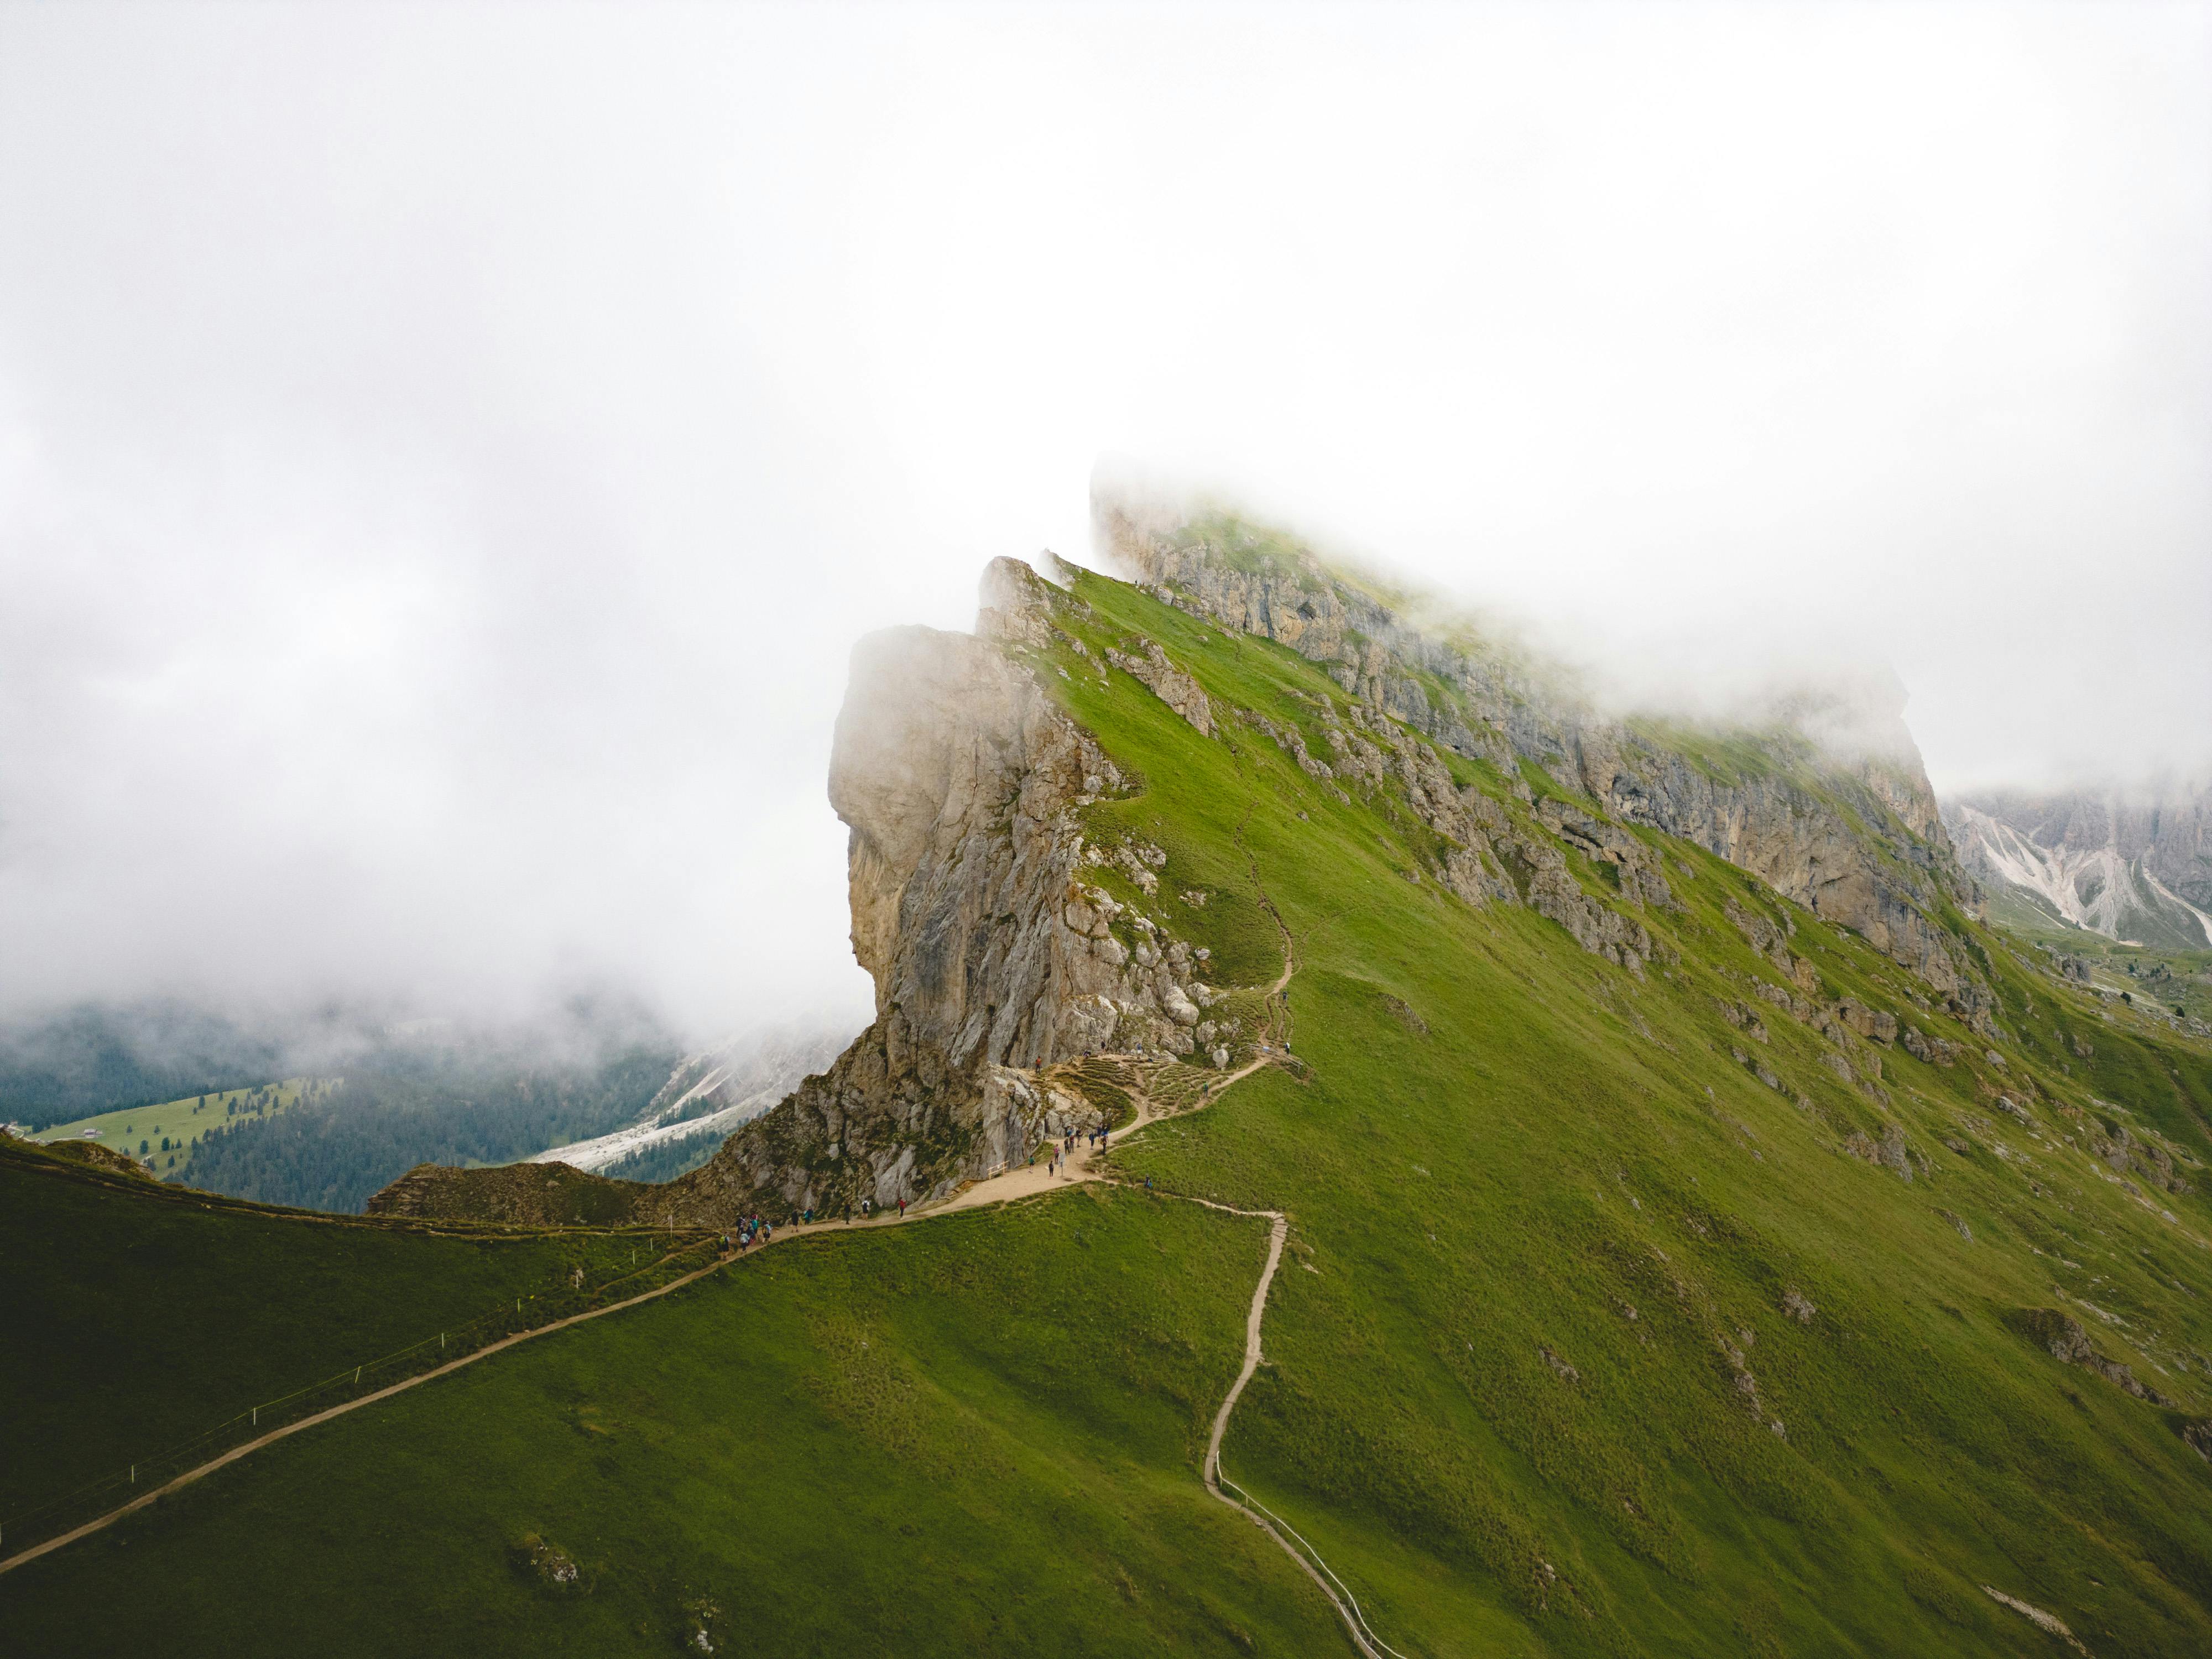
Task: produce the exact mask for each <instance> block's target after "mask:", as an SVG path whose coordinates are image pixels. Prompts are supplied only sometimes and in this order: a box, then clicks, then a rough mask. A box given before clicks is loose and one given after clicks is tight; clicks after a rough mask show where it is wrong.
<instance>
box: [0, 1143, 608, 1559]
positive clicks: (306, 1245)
mask: <svg viewBox="0 0 2212 1659" xmlns="http://www.w3.org/2000/svg"><path fill="white" fill-rule="evenodd" d="M63 1150H64V1151H67V1150H68V1149H63ZM632 1248H633V1245H632V1243H630V1242H629V1241H617V1240H614V1239H593V1238H582V1237H574V1238H568V1239H556V1238H550V1237H506V1238H502V1237H489V1236H487V1237H451V1236H441V1235H437V1234H433V1233H431V1232H429V1231H427V1230H419V1229H418V1230H407V1229H400V1228H393V1227H389V1226H380V1225H370V1224H367V1223H362V1222H345V1221H339V1220H337V1219H336V1218H326V1217H320V1216H310V1215H305V1214H300V1213H296V1212H294V1213H285V1212H276V1211H270V1210H264V1209H260V1208H258V1207H256V1206H251V1205H246V1204H239V1203H234V1202H231V1201H228V1200H211V1199H209V1198H206V1197H204V1196H203V1195H202V1194H193V1193H186V1192H184V1191H181V1190H179V1189H178V1188H173V1187H167V1186H160V1185H156V1184H155V1183H152V1182H145V1181H143V1180H135V1181H134V1180H133V1179H132V1178H131V1177H129V1176H110V1175H105V1174H101V1173H98V1172H95V1171H92V1170H86V1169H84V1168H82V1166H81V1165H78V1164H73V1163H70V1162H65V1161H64V1160H63V1159H62V1158H58V1157H57V1156H54V1155H50V1154H46V1153H44V1152H36V1151H33V1150H31V1149H29V1148H27V1147H25V1146H22V1145H21V1143H20V1142H18V1143H10V1144H8V1145H5V1146H0V1261H4V1262H5V1263H6V1264H7V1270H6V1271H5V1272H4V1273H0V1331H4V1332H5V1333H6V1335H7V1348H8V1358H7V1363H6V1364H4V1365H0V1425H5V1426H4V1428H0V1437H4V1441H5V1444H6V1449H7V1455H6V1456H5V1457H0V1521H4V1520H5V1519H6V1518H8V1517H9V1516H15V1515H16V1514H18V1513H20V1512H21V1511H22V1510H27V1509H28V1508H31V1507H33V1506H34V1505H36V1504H40V1503H43V1502H45V1501H46V1500H47V1499H50V1498H56V1497H58V1496H60V1495H61V1494H63V1493H64V1492H68V1491H70V1490H72V1489H73V1488H75V1487H76V1486H78V1485H79V1484H81V1483H82V1482H84V1481H87V1480H93V1479H95V1478H97V1477H100V1476H103V1475H106V1474H110V1473H112V1472H114V1471H116V1470H118V1469H120V1468H123V1467H124V1466H125V1464H126V1463H128V1462H131V1460H134V1459H137V1460H142V1461H143V1460H151V1459H153V1458H154V1457H155V1456H156V1455H159V1454H161V1453H162V1452H165V1451H167V1449H169V1448H170V1447H171V1446H173V1445H175V1444H177V1443H180V1442H183V1441H185V1440H189V1439H191V1437H193V1436H195V1435H196V1434H197V1433H199V1432H200V1431H203V1430H205V1429H207V1428H210V1427H211V1426H212V1425H215V1424H216V1423H217V1422H220V1421H222V1419H226V1418H228V1417H229V1416H231V1415H232V1414H233V1413H237V1412H241V1411H245V1410H246V1409H247V1408H248V1407H252V1406H254V1405H256V1404H258V1403H260V1402H262V1401H269V1400H272V1399H274V1398H276V1397H277V1396H279V1395H284V1394H287V1393H289V1392H290V1391H291V1390H293V1389H297V1388H300V1387H302V1386H304V1385H306V1384H307V1383H313V1382H317V1381H319V1380H320V1379H321V1378H323V1377H325V1376H329V1375H331V1374H332V1373H334V1372H336V1371H337V1370H341V1369H343V1367H346V1366H349V1365H356V1364H362V1363H363V1362H365V1361H368V1360H372V1359H374V1358H378V1357H379V1356H380V1355H382V1354H384V1353H386V1352H390V1351H391V1350H393V1349H396V1348H399V1347H403V1346H406V1345H407V1344H410V1343H412V1342H415V1341H417V1340H421V1339H422V1336H423V1335H424V1334H426V1333H427V1334H430V1335H434V1336H435V1334H436V1333H437V1331H438V1329H439V1328H440V1327H441V1325H453V1326H459V1325H460V1324H461V1323H463V1322H465V1321H467V1320H471V1319H473V1318H475V1317H477V1316H479V1315H480V1314H482V1313H483V1312H484V1311H485V1310H487V1309H489V1308H492V1307H495V1306H497V1305H499V1304H502V1303H505V1302H507V1301H510V1300H512V1299H513V1297H518V1296H521V1297H529V1296H534V1295H537V1294H538V1292H540V1291H544V1290H546V1289H548V1288H550V1287H551V1286H553V1285H556V1284H558V1283H560V1282H562V1280H564V1279H566V1278H567V1277H568V1275H569V1274H570V1273H572V1272H573V1271H574V1269H575V1268H576V1267H579V1266H582V1267H586V1269H587V1270H590V1269H592V1268H595V1267H598V1266H599V1264H600V1262H601V1261H602V1260H605V1259H611V1258H612V1257H613V1256H614V1255H616V1253H617V1252H619V1253H620V1255H623V1256H625V1257H626V1256H627V1255H629V1251H630V1250H631V1249H632ZM0 1594H4V1592H0Z"/></svg>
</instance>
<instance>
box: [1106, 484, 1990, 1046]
mask: <svg viewBox="0 0 2212 1659" xmlns="http://www.w3.org/2000/svg"><path fill="white" fill-rule="evenodd" d="M1092 513H1093V519H1094V522H1095V524H1096V526H1097V530H1098V532H1099V537H1100V539H1101V541H1102V543H1103V545H1104V547H1105V549H1106V550H1107V551H1108V552H1109V554H1110V555H1111V556H1113V557H1114V558H1115V560H1117V561H1118V562H1120V563H1121V564H1122V565H1123V566H1124V567H1125V568H1127V570H1128V571H1129V572H1130V573H1131V574H1133V575H1134V577H1135V578H1136V579H1137V580H1139V581H1140V582H1142V583H1143V584H1144V585H1145V586H1146V587H1148V588H1150V589H1151V590H1152V591H1153V592H1156V593H1158V595H1160V596H1161V597H1162V598H1164V599H1168V600H1169V601H1170V603H1172V604H1175V605H1179V606H1181V607H1182V608H1183V609H1185V610H1188V611H1194V612H1195V613H1197V614H1199V615H1201V616H1204V617H1208V618H1210V619H1211V620H1212V621H1214V622H1217V623H1220V624H1221V625H1223V626H1224V627H1227V628H1232V629H1240V630H1242V631H1243V632H1246V633H1249V634H1256V635H1261V636H1263V637H1265V638H1267V639H1271V640H1273V641H1277V642H1279V643H1280V644H1283V645H1286V646H1288V647H1291V649H1292V650H1294V651H1297V653H1300V654H1301V655H1302V656H1304V657H1306V658H1307V659H1310V660H1311V661H1314V662H1316V663H1319V664H1322V665H1324V666H1325V667H1327V668H1328V671H1329V672H1330V674H1331V675H1332V676H1333V677H1334V678H1335V679H1336V681H1337V683H1338V684H1340V685H1341V686H1342V687H1343V688H1344V689H1345V690H1346V691H1347V692H1349V693H1351V694H1352V695H1353V696H1357V697H1358V698H1360V699H1361V700H1362V701H1363V702H1365V703H1366V704H1368V705H1369V706H1370V707H1371V708H1375V709H1377V710H1379V711H1381V712H1382V713H1383V714H1389V715H1391V716H1393V717H1395V718H1396V719H1398V720H1403V721H1404V722H1405V723H1406V724H1407V725H1408V726H1412V727H1413V729H1414V730H1416V731H1418V732H1421V733H1422V734H1423V735H1424V736H1425V737H1427V738H1430V739H1431V741H1432V742H1434V743H1437V744H1440V745H1442V746H1443V747H1446V748H1449V749H1453V750H1457V751H1458V752H1459V753H1461V754H1463V755H1467V756H1469V757H1475V758H1480V759H1483V760H1487V761H1489V762H1491V763H1492V764H1494V765H1496V766H1498V768H1499V769H1502V770H1504V772H1505V773H1506V774H1507V775H1508V776H1509V777H1511V776H1515V775H1517V771H1518V768H1519V766H1520V763H1522V761H1523V760H1528V761H1534V763H1537V764H1538V765H1540V766H1541V767H1543V768H1544V769H1546V770H1547V771H1548V772H1550V773H1551V774H1552V775H1553V776H1554V777H1555V778H1556V779H1558V780H1559V782H1561V783H1562V784H1564V785H1565V786H1566V787H1569V788H1571V789H1574V790H1576V791H1577V792H1579V793H1583V794H1584V795H1586V796H1588V797H1589V799H1591V800H1593V801H1595V803H1596V804H1597V805H1598V806H1599V807H1600V808H1601V809H1602V810H1603V811H1605V812H1606V813H1607V814H1608V815H1610V816H1611V817H1615V818H1618V819H1620V820H1621V821H1623V822H1626V823H1638V824H1644V825H1648V826H1650V827H1651V828H1653V829H1661V830H1663V831H1665V832H1666V833H1667V834H1668V835H1673V836H1681V837H1683V838H1684V839H1685V840H1688V841H1693V842H1697V843H1698V844H1699V846H1701V847H1703V848H1706V849H1707V850H1708V851H1710V852H1712V853H1715V854H1718V855H1719V856H1721V857H1722V858H1724V859H1726V860H1729V862H1730V863H1732V864H1735V865H1737V866H1740V867H1741V868H1743V869H1746V870H1748V871H1750V872H1753V874H1755V875H1757V876H1758V877H1759V878H1760V879H1761V880H1763V881H1765V882H1766V883H1767V884H1769V885H1770V886H1772V887H1773V888H1775V889H1776V890H1778V891H1779V892H1782V893H1784V894H1786V895H1787V896H1790V898H1792V899H1795V900H1796V901H1797V902H1799V903H1801V904H1803V905H1804V906H1806V907H1807V908H1808V909H1811V910H1813V911H1814V912H1815V913H1816V914H1817V915H1820V916H1822V917H1824V918H1826V919H1827V920H1829V921H1834V922H1836V923H1838V924H1839V925H1841V926H1843V927H1849V928H1851V929H1852V930H1853V931H1855V932H1857V933H1860V934H1862V935H1863V936H1864V937H1865V938H1866V939H1868V940H1869V942H1871V943H1872V944H1873V945H1875V948H1877V949H1878V950H1881V951H1883V952H1884V953H1885V954H1887V956H1889V957H1891V958H1892V959H1893V960H1894V961H1896V962H1897V963H1899V964H1900V965H1902V966H1904V967H1905V968H1908V969H1911V971H1912V972H1914V973H1915V974H1917V975H1919V976H1920V977H1921V978H1922V979H1923V981H1926V983H1927V984H1928V985H1929V987H1930V988H1931V989H1932V990H1933V991H1934V992H1935V993H1936V994H1937V995H1939V996H1940V997H1942V998H1943V999H1944V1000H1946V1001H1947V1002H1948V1003H1949V1004H1950V1005H1951V1006H1952V1007H1953V1009H1954V1012H1959V1013H1960V1014H1961V1015H1962V1016H1963V1017H1966V1018H1969V1019H1970V1020H1971V1021H1972V1022H1975V1023H1977V1024H1985V1023H1986V1022H1987V1020H1988V1018H1989V1016H1988V1012H1987V1011H1988V994H1987V992H1986V991H1985V990H1984V987H1982V986H1981V984H1980V983H1979V981H1978V980H1977V979H1975V978H1974V977H1973V975H1971V974H1970V973H1968V972H1966V970H1965V969H1964V968H1963V966H1962V964H1961V963H1960V962H1959V961H1958V960H1957V959H1956V958H1955V957H1954V954H1953V951H1952V948H1951V945H1950V944H1949V941H1948V937H1947V935H1946V934H1945V933H1944V931H1943V930H1942V927H1940V925H1939V924H1938V922H1937V921H1936V912H1937V911H1938V909H1939V908H1940V907H1941V906H1942V904H1943V902H1945V901H1946V900H1947V899H1948V900H1949V901H1951V902H1957V903H1960V904H1961V905H1971V904H1972V902H1974V899H1975V890H1974V886H1973V884H1972V881H1971V880H1969V879H1968V878H1966V876H1965V875H1964V874H1963V873H1962V872H1960V869H1959V866H1958V860H1957V859H1956V857H1955V856H1954V853H1953V850H1952V847H1951V842H1950V840H1949V837H1948V836H1947V835H1946V834H1945V832H1944V828H1943V823H1942V815H1941V813H1940V812H1939V811H1938V809H1937V805H1936V796H1935V792H1934V791H1933V790H1932V789H1931V788H1930V787H1929V783H1928V779H1927V775H1926V774H1925V773H1924V771H1923V769H1922V767H1921V764H1920V760H1919V757H1918V754H1917V750H1915V749H1914V748H1913V746H1912V743H1911V737H1910V735H1909V734H1908V733H1906V732H1905V728H1904V724H1903V721H1902V720H1901V719H1899V718H1897V714H1898V711H1899V710H1901V708H1902V701H1901V697H1900V701H1899V705H1898V709H1897V710H1891V711H1889V716H1888V718H1887V720H1881V721H1878V722H1877V724H1878V725H1880V726H1882V727H1883V731H1882V733H1881V744H1880V749H1881V752H1879V753H1868V754H1859V755H1848V756H1847V755H1842V754H1838V753H1831V752H1826V751H1824V750H1821V749H1820V748H1819V747H1818V746H1817V745H1816V744H1814V742H1813V741H1812V740H1811V739H1809V738H1803V737H1798V736H1795V735H1792V734H1789V733H1782V732H1770V733H1761V734H1757V736H1758V738H1759V742H1760V744H1761V745H1762V747H1764V748H1766V749H1768V750H1771V753H1772V758H1773V759H1774V761H1775V762H1776V764H1775V765H1774V766H1773V767H1771V769H1767V770H1765V771H1762V772H1757V773H1748V774H1747V773H1742V772H1738V773H1737V774H1736V775H1734V776H1723V775H1716V773H1715V771H1714V770H1713V769H1710V768H1706V767H1701V766H1700V765H1699V764H1698V763H1696V762H1695V761H1694V760H1693V759H1692V757H1690V756H1689V755H1687V754H1685V753H1682V752H1679V751H1678V750H1674V749H1671V748H1669V747H1668V746H1666V745H1665V744H1663V743H1662V742H1661V741H1657V740H1655V739H1653V738H1649V737H1646V736H1644V735H1643V734H1642V733H1641V732H1638V731H1637V730H1634V729H1632V727H1631V726H1628V725H1626V724H1625V723H1623V722H1621V721H1619V720H1608V719H1606V718H1604V717H1602V716H1600V715H1597V714H1594V713H1592V712H1591V711H1589V710H1588V709H1585V708H1577V707H1576V706H1574V705H1573V704H1572V702H1571V701H1570V700H1568V699H1565V698H1563V697H1561V696H1559V695H1557V694H1556V693H1554V692H1553V691H1552V690H1550V689H1549V688H1548V687H1547V685H1546V684H1544V683H1543V682H1542V681H1541V679H1540V678H1538V677H1537V676H1536V675H1535V674H1534V673H1532V672H1531V671H1528V669H1527V668H1525V667H1523V666H1522V665H1519V664H1517V663H1516V662H1515V661H1513V660H1512V659H1509V658H1508V657H1506V656H1504V655H1503V654H1502V653H1495V652H1491V651H1487V650H1485V649H1483V648H1481V647H1473V646H1462V645H1458V644H1454V643H1449V642H1447V641H1442V640H1439V639H1437V638H1435V637H1433V636H1431V635H1428V634H1425V633H1424V632H1422V631H1421V630H1420V629H1419V628H1417V627H1415V626H1413V625H1412V624H1411V623H1408V622H1407V620H1406V619H1404V618H1402V617H1400V616H1399V615H1398V614H1396V613H1395V611H1392V610H1391V609H1390V608H1389V606H1388V605H1384V604H1383V603H1382V602H1381V601H1379V600H1377V599H1375V598H1374V597H1373V596H1372V595H1371V594H1369V593H1367V592H1364V591H1362V590H1361V589H1360V588H1359V587H1358V586H1355V585H1353V584H1352V583H1351V582H1349V581H1346V580H1344V579H1343V578H1340V577H1339V576H1338V575H1336V574H1334V573H1333V572H1331V571H1330V570H1328V568H1326V567H1324V566H1323V565H1322V563H1321V562H1319V561H1318V560H1316V559H1315V558H1313V557H1312V556H1310V555H1302V556H1284V555H1282V554H1281V553H1279V552H1277V553H1274V554H1273V555H1272V556H1260V557H1253V556H1249V550H1238V549H1235V548H1231V547H1228V546H1225V545H1216V544H1214V542H1213V541H1212V540H1210V539H1209V538H1207V537H1206V535H1203V534H1199V533H1196V532H1194V531H1193V530H1192V529H1191V528H1190V527H1189V526H1186V525H1183V524H1182V523H1181V522H1180V521H1179V519H1178V517H1177V515H1176V514H1173V513H1166V514H1163V513H1161V512H1159V511H1158V510H1156V509H1153V508H1151V507H1147V506H1146V504H1143V503H1139V502H1127V501H1116V500H1113V499H1098V500H1095V501H1093V503H1092ZM1240 551H1245V554H1246V556H1239V554H1240ZM1439 686H1441V687H1442V688H1443V692H1444V694H1445V695H1443V696H1439V695H1438V694H1437V688H1438V687H1439ZM1815 712H1817V711H1815ZM1745 735H1752V734H1745ZM1815 786H1817V787H1815ZM1846 810H1847V811H1849V812H1850V813H1851V814H1854V815H1856V817H1857V819H1858V821H1859V822H1858V823H1856V824H1855V823H1852V822H1851V821H1850V818H1849V817H1846V816H1845V811H1846Z"/></svg>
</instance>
